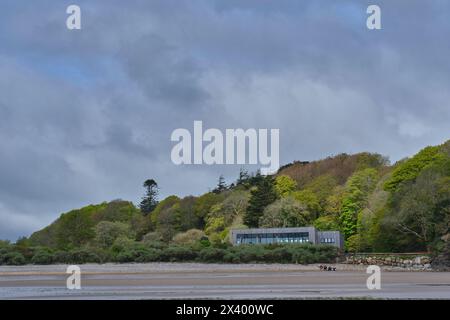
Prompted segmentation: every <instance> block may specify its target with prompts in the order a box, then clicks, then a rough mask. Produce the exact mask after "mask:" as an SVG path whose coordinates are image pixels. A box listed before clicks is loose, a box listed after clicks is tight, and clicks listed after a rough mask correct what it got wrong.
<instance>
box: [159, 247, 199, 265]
mask: <svg viewBox="0 0 450 320" xmlns="http://www.w3.org/2000/svg"><path fill="white" fill-rule="evenodd" d="M197 257H198V253H197V252H196V251H194V250H193V249H192V248H187V247H181V246H170V247H167V249H165V250H164V251H163V252H162V255H161V258H162V259H163V261H171V262H175V261H194V260H195V259H196V258H197Z"/></svg>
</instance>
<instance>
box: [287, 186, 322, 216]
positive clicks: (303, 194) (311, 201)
mask: <svg viewBox="0 0 450 320" xmlns="http://www.w3.org/2000/svg"><path fill="white" fill-rule="evenodd" d="M292 195H293V197H294V198H295V199H296V200H297V201H300V202H301V203H303V204H305V205H306V207H307V208H308V211H309V212H310V213H311V216H312V217H317V216H319V215H320V213H321V212H322V208H321V206H320V203H319V199H318V197H317V196H316V194H315V193H314V192H313V191H311V190H309V189H304V190H301V191H296V192H294V193H293V194H292Z"/></svg>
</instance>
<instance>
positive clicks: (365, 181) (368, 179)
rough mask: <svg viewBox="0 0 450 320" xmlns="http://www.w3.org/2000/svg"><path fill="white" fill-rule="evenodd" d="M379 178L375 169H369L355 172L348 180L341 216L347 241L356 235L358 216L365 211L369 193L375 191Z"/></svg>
mask: <svg viewBox="0 0 450 320" xmlns="http://www.w3.org/2000/svg"><path fill="white" fill-rule="evenodd" d="M377 178H378V174H377V171H376V170H375V169H373V168H368V169H364V170H361V171H357V172H355V173H354V174H353V175H352V176H351V177H350V178H349V179H348V181H347V184H346V191H345V193H346V195H345V197H344V199H343V201H342V214H341V216H340V219H341V225H342V230H343V232H344V236H345V238H346V239H348V238H349V237H350V236H352V235H354V234H356V232H357V222H358V214H359V212H360V211H361V210H362V209H364V207H365V205H366V203H367V198H368V195H369V193H370V192H372V191H373V190H374V189H375V186H376V183H377Z"/></svg>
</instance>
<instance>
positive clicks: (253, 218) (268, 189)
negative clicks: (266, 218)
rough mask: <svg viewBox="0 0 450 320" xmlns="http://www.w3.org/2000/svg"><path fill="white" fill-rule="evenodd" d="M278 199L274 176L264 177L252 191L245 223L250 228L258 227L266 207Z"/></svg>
mask: <svg viewBox="0 0 450 320" xmlns="http://www.w3.org/2000/svg"><path fill="white" fill-rule="evenodd" d="M276 199H277V194H276V191H275V188H274V181H273V178H272V177H271V176H267V177H262V178H261V180H260V181H259V183H258V185H257V186H256V188H255V189H253V190H252V191H251V194H250V200H249V204H248V207H247V210H246V212H245V215H244V223H245V224H246V225H247V226H248V227H250V228H257V227H258V225H259V218H260V217H261V216H262V215H263V213H264V209H265V208H266V207H267V206H268V205H269V204H271V203H272V202H274V201H275V200H276Z"/></svg>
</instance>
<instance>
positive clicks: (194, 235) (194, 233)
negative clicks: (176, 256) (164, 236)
mask: <svg viewBox="0 0 450 320" xmlns="http://www.w3.org/2000/svg"><path fill="white" fill-rule="evenodd" d="M204 236H205V234H204V233H203V231H202V230H198V229H190V230H188V231H186V232H183V233H178V234H177V235H175V237H173V242H175V243H176V244H179V245H188V244H194V243H195V242H198V241H200V240H201V239H202V238H203V237H204Z"/></svg>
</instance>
